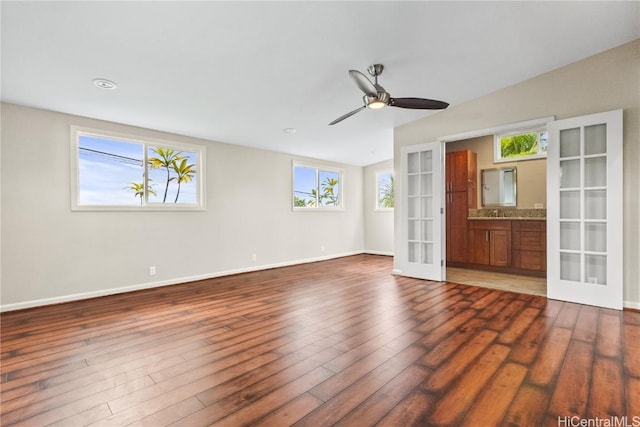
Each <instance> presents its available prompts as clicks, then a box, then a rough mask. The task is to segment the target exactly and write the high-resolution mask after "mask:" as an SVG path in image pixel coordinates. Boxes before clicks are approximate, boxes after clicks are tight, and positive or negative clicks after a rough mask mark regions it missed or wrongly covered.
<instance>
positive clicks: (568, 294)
mask: <svg viewBox="0 0 640 427" xmlns="http://www.w3.org/2000/svg"><path fill="white" fill-rule="evenodd" d="M547 130H548V132H549V144H548V153H547V236H548V240H547V254H548V256H547V296H548V297H549V298H553V299H559V300H563V301H572V302H577V303H582V304H589V305H596V306H601V307H608V308H614V309H622V302H623V296H622V277H623V275H622V239H623V234H622V209H623V203H622V110H616V111H610V112H605V113H599V114H593V115H588V116H582V117H575V118H571V119H566V120H557V121H554V122H550V123H549V124H548V126H547Z"/></svg>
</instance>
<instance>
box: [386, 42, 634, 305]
mask: <svg viewBox="0 0 640 427" xmlns="http://www.w3.org/2000/svg"><path fill="white" fill-rule="evenodd" d="M639 77H640V39H638V40H635V41H634V42H631V43H627V44H625V45H622V46H619V47H617V48H614V49H611V50H608V51H605V52H602V53H600V54H598V55H594V56H592V57H590V58H587V59H584V60H582V61H579V62H575V63H573V64H570V65H568V66H566V67H562V68H559V69H557V70H554V71H551V72H549V73H546V74H543V75H541V76H538V77H535V78H533V79H530V80H527V81H524V82H522V83H519V84H516V85H513V86H510V87H507V88H505V89H502V90H500V91H497V92H495V93H492V94H489V95H487V96H484V97H482V98H479V99H476V100H474V101H471V102H468V103H465V104H461V105H457V106H456V105H454V106H451V107H450V108H449V109H447V110H444V111H441V112H438V113H436V114H433V115H431V116H429V117H426V118H424V119H422V120H418V121H416V122H413V123H409V124H407V125H404V126H401V127H398V128H396V129H395V130H394V152H395V156H394V157H395V169H396V173H397V174H398V175H399V174H400V172H399V171H400V149H401V147H403V146H406V145H413V144H418V143H423V142H430V141H436V140H437V138H438V137H443V136H447V135H456V134H460V133H464V132H472V131H475V130H479V129H487V128H492V127H496V126H500V125H506V124H510V123H516V122H521V121H525V120H531V119H536V118H541V117H548V116H555V117H556V119H565V118H569V117H577V116H582V115H586V114H591V113H598V112H602V111H610V110H615V109H623V110H624V130H623V131H624V135H623V137H624V149H623V151H624V152H623V157H624V160H623V167H624V184H623V185H624V188H623V197H624V213H623V214H624V235H625V239H624V242H623V246H624V274H623V277H624V301H625V306H627V307H634V308H640V239H638V236H639V235H640V207H639V206H640V190H639V182H640V168H639V167H638V165H640V78H639ZM400 186H401V180H398V183H397V188H396V192H398V193H399V192H400V189H399V188H400ZM400 209H402V206H401V205H400V206H398V204H396V219H395V221H396V222H395V225H396V230H400V218H401V215H400V213H401V212H400ZM400 243H401V239H400V237H399V236H398V231H396V244H395V245H396V253H400V251H399V245H400ZM396 268H398V265H397V263H396Z"/></svg>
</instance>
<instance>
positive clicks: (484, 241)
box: [469, 229, 491, 265]
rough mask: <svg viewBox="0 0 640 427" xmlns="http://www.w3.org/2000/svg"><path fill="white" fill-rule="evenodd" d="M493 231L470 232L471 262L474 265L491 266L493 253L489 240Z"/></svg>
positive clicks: (478, 230) (475, 230)
mask: <svg viewBox="0 0 640 427" xmlns="http://www.w3.org/2000/svg"><path fill="white" fill-rule="evenodd" d="M490 233H491V231H489V230H488V229H471V230H469V262H470V263H472V264H482V265H489V263H490V261H491V253H490V250H489V239H490V238H491V236H490Z"/></svg>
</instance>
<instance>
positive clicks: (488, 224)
mask: <svg viewBox="0 0 640 427" xmlns="http://www.w3.org/2000/svg"><path fill="white" fill-rule="evenodd" d="M469 225H470V228H471V229H472V230H511V221H502V220H495V221H494V220H475V221H474V220H472V221H469Z"/></svg>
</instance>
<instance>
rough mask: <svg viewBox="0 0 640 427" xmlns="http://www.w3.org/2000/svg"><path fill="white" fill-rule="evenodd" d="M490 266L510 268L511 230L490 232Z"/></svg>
mask: <svg viewBox="0 0 640 427" xmlns="http://www.w3.org/2000/svg"><path fill="white" fill-rule="evenodd" d="M489 248H490V249H489V252H490V258H491V259H490V264H491V265H496V266H498V267H510V266H511V230H492V231H491V233H490V235H489Z"/></svg>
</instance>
